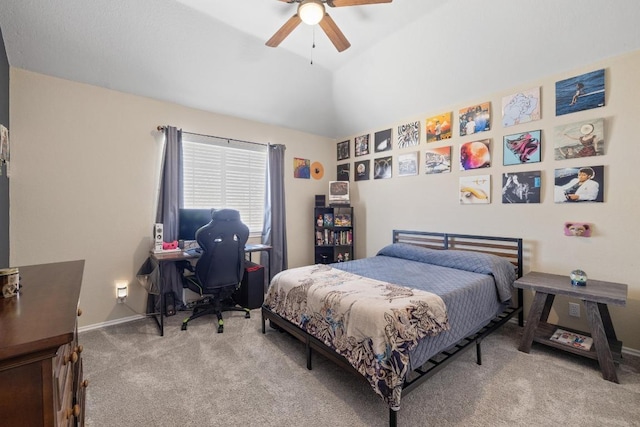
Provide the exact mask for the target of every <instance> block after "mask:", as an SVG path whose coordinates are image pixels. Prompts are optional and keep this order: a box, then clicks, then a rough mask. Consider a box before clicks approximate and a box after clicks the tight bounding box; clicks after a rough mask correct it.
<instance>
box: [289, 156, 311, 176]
mask: <svg viewBox="0 0 640 427" xmlns="http://www.w3.org/2000/svg"><path fill="white" fill-rule="evenodd" d="M293 177H294V178H303V179H311V161H310V160H309V159H300V158H298V157H294V158H293Z"/></svg>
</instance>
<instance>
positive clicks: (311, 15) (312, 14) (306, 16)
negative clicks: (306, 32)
mask: <svg viewBox="0 0 640 427" xmlns="http://www.w3.org/2000/svg"><path fill="white" fill-rule="evenodd" d="M298 16H300V19H302V22H304V23H305V24H307V25H316V24H317V23H318V22H320V21H322V18H323V17H324V5H323V4H322V3H321V2H319V1H317V0H303V1H302V2H300V5H299V6H298Z"/></svg>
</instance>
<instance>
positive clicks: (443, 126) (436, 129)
mask: <svg viewBox="0 0 640 427" xmlns="http://www.w3.org/2000/svg"><path fill="white" fill-rule="evenodd" d="M452 116H453V112H452V111H449V112H448V113H443V114H438V115H437V116H433V117H429V118H428V119H427V120H426V124H425V129H426V132H427V142H437V141H442V140H443V139H449V138H451V120H452Z"/></svg>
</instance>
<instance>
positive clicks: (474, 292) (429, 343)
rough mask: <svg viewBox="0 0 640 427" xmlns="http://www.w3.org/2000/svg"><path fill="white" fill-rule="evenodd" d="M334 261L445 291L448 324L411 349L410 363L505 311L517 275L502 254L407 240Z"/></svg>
mask: <svg viewBox="0 0 640 427" xmlns="http://www.w3.org/2000/svg"><path fill="white" fill-rule="evenodd" d="M332 267H334V268H338V269H341V270H344V271H348V272H351V273H354V274H358V275H361V276H365V277H370V278H374V279H377V280H382V281H385V282H389V283H394V284H398V285H403V286H409V287H412V288H417V289H421V290H425V291H428V292H432V293H434V294H436V295H439V296H440V297H442V299H443V300H444V302H445V304H446V306H447V315H448V317H449V325H450V329H449V330H448V331H446V332H442V333H440V334H438V335H436V336H433V337H425V338H423V339H422V340H421V341H420V342H419V344H418V346H417V347H416V348H415V349H414V350H412V352H411V355H410V367H411V369H416V368H418V367H420V366H421V365H422V364H424V363H425V362H426V361H427V360H428V359H429V358H430V357H432V356H434V355H435V354H437V353H439V352H441V351H443V350H445V349H447V348H448V347H450V346H452V345H454V344H455V343H457V342H458V341H460V340H461V339H463V338H464V337H466V336H468V335H471V334H473V333H474V332H476V331H478V330H479V329H481V328H482V327H483V326H484V325H486V324H487V323H488V322H489V321H490V320H491V319H493V318H494V317H495V316H496V315H497V314H499V313H501V312H502V311H503V310H504V309H505V307H506V304H508V303H509V301H510V298H511V290H512V288H513V286H512V284H513V282H514V281H515V279H516V273H515V270H514V267H513V265H512V264H511V263H510V262H509V261H507V260H505V259H503V258H501V257H498V256H493V255H488V254H481V253H476V252H468V251H457V250H446V251H445V250H434V249H427V248H420V247H417V246H411V245H407V244H403V243H394V244H392V245H388V246H386V247H384V248H382V249H381V250H380V251H379V252H378V254H377V256H375V257H370V258H364V259H359V260H354V261H350V262H344V263H336V264H332Z"/></svg>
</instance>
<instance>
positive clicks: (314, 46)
mask: <svg viewBox="0 0 640 427" xmlns="http://www.w3.org/2000/svg"><path fill="white" fill-rule="evenodd" d="M311 34H312V36H311V37H312V42H313V43H312V44H311V65H313V49H315V48H316V27H315V26H314V27H313V28H312V29H311Z"/></svg>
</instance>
